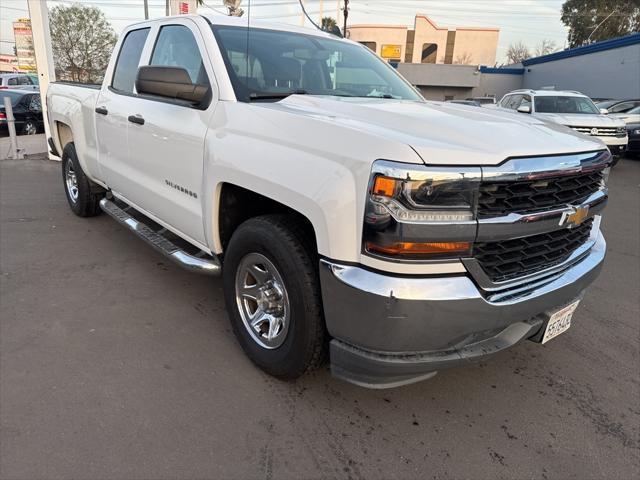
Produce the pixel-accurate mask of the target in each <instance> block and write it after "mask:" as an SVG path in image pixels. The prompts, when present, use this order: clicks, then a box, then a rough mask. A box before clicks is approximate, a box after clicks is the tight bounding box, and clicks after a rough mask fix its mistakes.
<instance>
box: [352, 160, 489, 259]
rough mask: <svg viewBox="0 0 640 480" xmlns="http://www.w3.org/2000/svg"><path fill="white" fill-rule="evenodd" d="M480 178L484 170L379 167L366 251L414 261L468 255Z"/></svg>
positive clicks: (384, 163) (374, 173)
mask: <svg viewBox="0 0 640 480" xmlns="http://www.w3.org/2000/svg"><path fill="white" fill-rule="evenodd" d="M480 179H481V172H480V168H468V167H459V168H455V167H454V168H446V167H442V168H436V167H420V166H418V165H416V166H413V165H411V166H409V165H406V164H399V163H393V162H388V161H378V162H376V163H374V166H373V171H372V175H371V181H370V186H369V192H368V198H367V209H366V213H365V219H364V230H363V249H364V251H365V252H367V253H370V254H374V255H382V256H386V257H393V258H399V259H409V260H410V259H427V258H428V259H434V258H443V257H460V256H461V255H466V254H468V253H469V252H470V250H471V242H472V241H473V238H474V235H475V210H476V203H477V198H478V187H479V184H480Z"/></svg>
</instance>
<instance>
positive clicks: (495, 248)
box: [473, 218, 593, 282]
mask: <svg viewBox="0 0 640 480" xmlns="http://www.w3.org/2000/svg"><path fill="white" fill-rule="evenodd" d="M592 225H593V218H590V219H588V220H587V221H586V222H584V223H583V224H582V225H580V226H578V227H576V228H571V229H569V228H565V229H562V230H556V231H553V232H548V233H543V234H539V235H531V236H529V237H522V238H515V239H511V240H503V241H498V242H484V243H476V244H475V245H474V247H473V256H474V257H475V258H476V260H477V261H478V263H479V264H480V266H481V267H482V269H483V270H484V271H485V273H486V274H487V275H488V276H489V278H490V279H491V280H492V281H493V282H500V281H505V280H510V279H512V278H514V277H520V276H523V275H529V274H532V273H536V272H538V271H541V270H544V269H547V268H550V267H552V266H554V265H558V264H560V263H562V262H564V261H565V260H567V259H568V258H569V256H570V255H571V254H572V253H573V252H574V251H575V250H576V249H577V248H578V247H580V246H581V245H582V244H584V243H585V242H586V241H587V240H588V239H589V235H590V233H591V227H592Z"/></svg>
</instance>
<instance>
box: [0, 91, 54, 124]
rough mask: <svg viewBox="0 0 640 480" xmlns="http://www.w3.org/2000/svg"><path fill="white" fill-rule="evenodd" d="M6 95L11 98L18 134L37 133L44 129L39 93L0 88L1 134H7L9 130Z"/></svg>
mask: <svg viewBox="0 0 640 480" xmlns="http://www.w3.org/2000/svg"><path fill="white" fill-rule="evenodd" d="M5 97H9V99H10V100H11V107H12V109H13V116H14V117H15V119H16V133H17V134H18V135H35V134H36V133H38V132H42V131H44V122H43V119H42V103H41V101H40V94H39V93H35V92H31V91H29V90H0V134H2V135H7V134H8V132H9V128H8V125H7V114H6V112H5V109H4V99H5Z"/></svg>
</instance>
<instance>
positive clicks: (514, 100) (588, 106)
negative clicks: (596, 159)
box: [498, 90, 629, 156]
mask: <svg viewBox="0 0 640 480" xmlns="http://www.w3.org/2000/svg"><path fill="white" fill-rule="evenodd" d="M498 107H499V108H502V109H507V110H512V111H517V112H520V113H525V114H531V115H533V116H535V117H538V118H541V119H543V120H547V121H550V122H554V123H558V124H560V125H565V126H567V127H570V128H572V129H573V130H575V131H576V132H580V133H582V134H584V135H590V136H592V137H596V138H598V139H600V140H602V141H603V142H604V144H605V145H606V146H607V147H609V150H610V151H611V153H612V154H614V155H618V156H619V155H622V154H623V153H624V151H625V149H626V148H627V143H628V141H629V139H628V137H627V130H626V128H625V123H624V122H623V121H622V120H620V119H619V118H614V117H611V116H609V115H607V114H606V113H603V112H602V111H601V110H600V109H599V108H598V107H596V105H595V104H594V103H593V101H592V100H591V99H590V98H589V97H587V96H586V95H583V94H582V93H580V92H573V91H557V90H515V91H513V92H510V93H508V94H506V95H505V96H504V97H502V100H500V102H499V103H498Z"/></svg>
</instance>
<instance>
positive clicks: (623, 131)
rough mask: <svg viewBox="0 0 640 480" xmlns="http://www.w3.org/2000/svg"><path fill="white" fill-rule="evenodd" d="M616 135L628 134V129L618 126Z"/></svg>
mask: <svg viewBox="0 0 640 480" xmlns="http://www.w3.org/2000/svg"><path fill="white" fill-rule="evenodd" d="M616 135H621V136H623V137H624V136H626V135H627V129H626V128H625V127H618V128H616Z"/></svg>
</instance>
